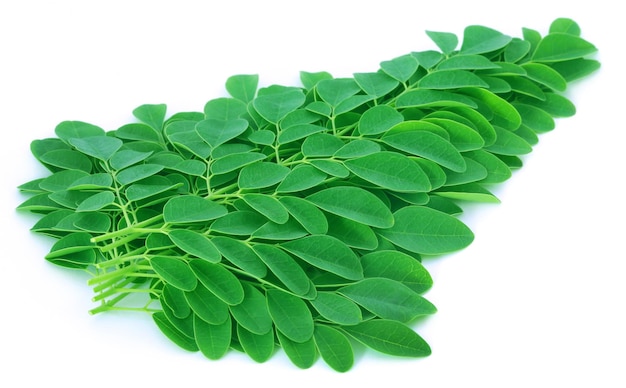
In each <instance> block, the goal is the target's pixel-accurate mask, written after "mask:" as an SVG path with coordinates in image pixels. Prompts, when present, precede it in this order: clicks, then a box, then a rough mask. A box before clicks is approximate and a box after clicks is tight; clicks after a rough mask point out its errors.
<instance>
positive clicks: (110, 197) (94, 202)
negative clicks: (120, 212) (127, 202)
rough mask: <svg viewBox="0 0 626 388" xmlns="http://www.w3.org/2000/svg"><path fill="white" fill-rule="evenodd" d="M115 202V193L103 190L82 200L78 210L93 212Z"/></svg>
mask: <svg viewBox="0 0 626 388" xmlns="http://www.w3.org/2000/svg"><path fill="white" fill-rule="evenodd" d="M113 203H115V195H114V194H113V193H112V192H110V191H101V192H99V193H96V194H94V195H92V196H90V197H89V198H87V199H85V200H84V201H82V202H81V203H80V204H79V205H78V207H77V208H76V211H77V212H93V211H97V210H100V209H103V208H105V207H107V206H109V205H111V204H113Z"/></svg>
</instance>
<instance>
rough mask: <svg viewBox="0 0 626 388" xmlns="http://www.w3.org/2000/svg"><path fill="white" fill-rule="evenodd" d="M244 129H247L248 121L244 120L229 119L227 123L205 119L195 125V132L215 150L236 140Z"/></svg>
mask: <svg viewBox="0 0 626 388" xmlns="http://www.w3.org/2000/svg"><path fill="white" fill-rule="evenodd" d="M246 129H248V121H246V120H244V119H231V120H228V121H225V120H217V119H206V120H202V121H200V122H199V123H198V124H196V131H197V132H198V134H199V135H200V137H201V138H202V139H203V140H204V141H205V142H206V143H207V144H208V145H209V146H210V147H211V148H216V147H217V146H219V145H221V144H223V143H226V142H227V141H229V140H231V139H234V138H236V137H237V136H239V135H241V134H242V133H244V132H245V130H246Z"/></svg>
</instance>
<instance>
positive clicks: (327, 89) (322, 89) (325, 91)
mask: <svg viewBox="0 0 626 388" xmlns="http://www.w3.org/2000/svg"><path fill="white" fill-rule="evenodd" d="M315 88H316V90H317V93H318V94H319V96H320V97H321V98H322V100H324V101H325V102H326V103H328V104H329V105H330V106H332V107H333V108H334V107H336V106H337V105H339V104H340V103H341V102H342V101H345V100H346V99H347V98H349V97H351V96H353V95H355V94H356V93H358V92H359V91H360V90H361V88H360V87H359V85H358V84H357V83H356V82H355V81H354V79H352V78H333V79H326V80H321V81H320V82H318V83H317V86H316V87H315Z"/></svg>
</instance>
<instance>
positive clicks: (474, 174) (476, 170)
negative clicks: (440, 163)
mask: <svg viewBox="0 0 626 388" xmlns="http://www.w3.org/2000/svg"><path fill="white" fill-rule="evenodd" d="M465 164H466V166H467V168H466V169H465V171H463V172H455V171H451V170H447V169H444V171H445V173H446V183H445V186H453V185H461V184H465V183H470V182H477V181H481V180H483V179H485V178H486V177H487V175H488V172H487V169H486V168H485V167H484V166H483V165H482V164H480V163H478V162H476V161H474V160H472V159H469V158H465Z"/></svg>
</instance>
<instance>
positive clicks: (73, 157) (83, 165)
mask: <svg viewBox="0 0 626 388" xmlns="http://www.w3.org/2000/svg"><path fill="white" fill-rule="evenodd" d="M39 160H40V161H41V162H42V163H43V164H44V165H49V166H54V167H58V168H61V169H66V170H81V171H85V172H91V169H92V167H93V165H92V163H91V160H89V158H88V157H87V156H85V155H84V154H83V153H81V152H78V151H73V150H66V149H56V150H51V151H48V152H46V153H45V154H43V155H41V156H40V157H39Z"/></svg>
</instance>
